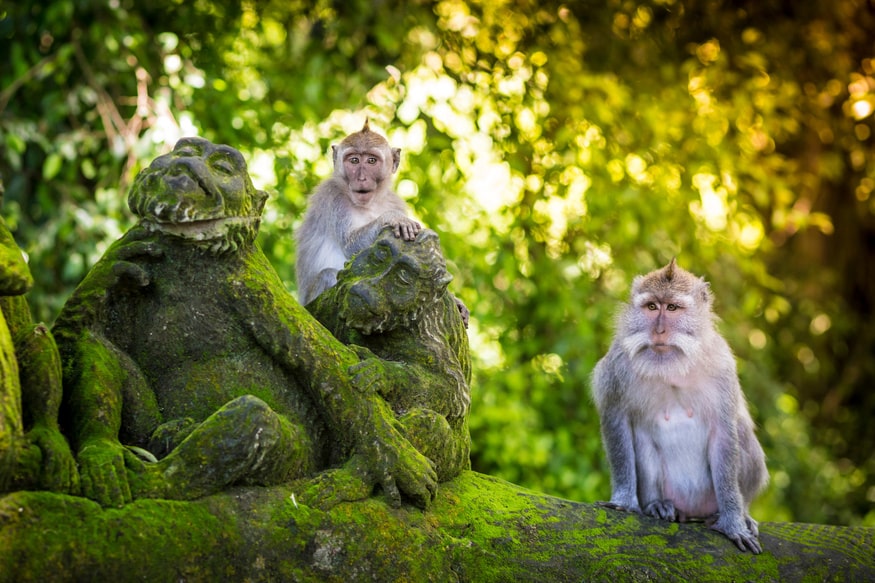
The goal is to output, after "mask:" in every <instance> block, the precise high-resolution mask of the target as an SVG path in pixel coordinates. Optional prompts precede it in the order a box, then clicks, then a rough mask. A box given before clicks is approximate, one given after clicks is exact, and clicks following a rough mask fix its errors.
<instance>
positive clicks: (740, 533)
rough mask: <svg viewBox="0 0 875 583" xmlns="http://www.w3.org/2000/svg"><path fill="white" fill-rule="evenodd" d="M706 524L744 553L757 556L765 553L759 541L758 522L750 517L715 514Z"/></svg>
mask: <svg viewBox="0 0 875 583" xmlns="http://www.w3.org/2000/svg"><path fill="white" fill-rule="evenodd" d="M706 524H707V525H708V527H709V528H711V529H712V530H716V531H717V532H721V533H723V534H724V535H726V538H728V539H729V540H731V541H732V542H734V543H735V546H737V547H738V548H739V549H741V550H742V551H750V552H752V553H753V554H755V555H758V554H760V553H761V552H763V547H762V546H760V541H758V540H757V535H758V534H759V528H758V527H757V523H756V521H755V520H754V519H753V518H751V517H750V516H747V517H742V516H732V515H728V514H727V515H723V514H720V513H718V514H715V515H714V516H713V517H712V518H711V519H709V520H708V521H707V522H706Z"/></svg>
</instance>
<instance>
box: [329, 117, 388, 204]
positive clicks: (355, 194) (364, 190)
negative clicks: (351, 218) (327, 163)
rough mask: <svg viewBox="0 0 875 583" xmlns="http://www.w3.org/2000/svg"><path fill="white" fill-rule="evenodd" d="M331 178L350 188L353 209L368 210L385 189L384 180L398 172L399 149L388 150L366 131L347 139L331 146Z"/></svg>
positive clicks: (381, 137)
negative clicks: (332, 176) (359, 207)
mask: <svg viewBox="0 0 875 583" xmlns="http://www.w3.org/2000/svg"><path fill="white" fill-rule="evenodd" d="M332 150H333V153H334V174H335V176H337V177H339V178H340V179H341V180H343V181H344V182H345V183H346V184H347V186H348V187H349V198H350V200H351V201H352V203H353V204H354V205H356V206H363V207H366V206H368V205H369V204H370V203H371V201H372V200H373V199H374V198H375V197H376V196H378V195H379V194H380V192H382V189H383V188H385V187H386V185H385V182H386V180H387V179H388V178H389V177H390V176H392V174H393V173H394V172H395V171H396V170H398V164H399V162H400V161H401V149H400V148H391V147H389V142H387V141H386V139H385V138H384V137H383V136H381V135H379V134H377V133H374V132H372V131H370V129H369V128H368V125H367V123H366V124H365V127H364V128H363V129H362V131H360V132H356V133H354V134H350V135H348V136H347V137H346V138H344V139H343V141H342V142H340V145H338V146H332Z"/></svg>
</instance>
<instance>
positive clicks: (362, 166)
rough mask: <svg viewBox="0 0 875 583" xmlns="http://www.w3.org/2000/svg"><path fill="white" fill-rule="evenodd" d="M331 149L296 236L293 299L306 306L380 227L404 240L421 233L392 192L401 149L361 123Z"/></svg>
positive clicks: (420, 228)
mask: <svg viewBox="0 0 875 583" xmlns="http://www.w3.org/2000/svg"><path fill="white" fill-rule="evenodd" d="M331 150H332V156H333V159H334V174H333V175H332V176H331V177H330V178H328V179H327V180H325V181H323V182H322V183H321V184H320V185H319V186H318V188H317V189H316V191H315V192H314V193H313V195H312V196H311V197H310V200H309V202H308V205H307V211H306V213H305V215H304V220H303V222H302V224H301V226H300V227H299V228H298V231H297V234H296V239H297V262H296V267H295V270H296V278H297V282H298V299H299V300H300V302H301V304H302V305H305V306H306V305H307V304H309V303H310V302H311V301H312V300H313V299H315V298H316V296H318V295H319V294H320V293H322V292H323V291H325V290H326V289H328V288H329V287H332V286H334V285H335V284H336V283H337V272H338V271H339V270H340V269H342V268H343V265H344V263H345V262H346V261H347V260H348V259H350V258H351V257H352V256H353V255H355V254H356V253H357V252H359V251H361V250H362V249H364V248H365V247H368V246H370V245H371V244H372V243H373V242H374V241H375V240H376V238H377V234H378V233H379V232H380V231H381V230H382V229H383V228H384V227H392V228H393V229H394V231H395V237H398V238H401V239H403V240H405V241H413V240H414V239H416V235H417V234H418V233H419V231H420V230H422V225H420V224H419V223H418V222H417V221H415V220H413V219H411V218H410V217H409V212H408V208H407V205H406V204H405V202H404V201H403V200H402V199H401V197H399V196H398V195H397V194H396V193H395V191H394V190H393V189H392V184H391V177H392V175H393V174H394V173H395V172H396V171H397V170H398V165H399V163H400V161H401V148H393V147H391V146H390V145H389V142H388V141H387V140H386V138H384V137H383V136H381V135H380V134H378V133H376V132H373V131H371V128H370V124H369V120H367V119H366V120H365V125H364V127H362V129H361V130H360V131H358V132H355V133H352V134H350V135H348V136H346V137H345V138H344V139H343V141H341V142H340V144H338V145H332V146H331Z"/></svg>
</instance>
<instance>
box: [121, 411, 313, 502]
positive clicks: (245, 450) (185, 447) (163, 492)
mask: <svg viewBox="0 0 875 583" xmlns="http://www.w3.org/2000/svg"><path fill="white" fill-rule="evenodd" d="M313 449H314V448H313V445H312V444H311V443H310V439H309V437H308V436H307V434H306V432H305V431H304V430H303V429H302V428H301V427H299V426H297V425H295V424H293V423H291V422H290V421H289V420H288V419H286V418H284V417H282V416H280V415H278V414H277V413H276V412H274V411H273V410H272V409H271V408H270V407H269V406H268V405H267V404H266V403H265V402H264V401H262V400H261V399H258V398H257V397H253V396H250V395H245V396H242V397H238V398H236V399H234V400H233V401H230V402H229V403H227V404H225V405H224V406H223V407H222V408H221V409H219V410H218V411H216V412H215V413H213V414H212V415H211V416H210V417H208V418H207V419H206V420H205V421H204V422H203V423H201V424H200V425H199V426H198V427H197V428H196V429H195V430H194V431H192V432H191V434H190V435H189V436H188V437H187V438H186V439H185V440H184V441H183V442H182V443H180V444H179V446H178V447H177V448H176V449H174V450H173V451H172V452H171V453H170V454H169V455H168V456H167V457H165V458H164V459H162V460H160V461H159V462H157V463H147V462H142V461H141V460H138V459H136V458H135V457H134V455H133V454H131V453H129V454H128V457H127V462H128V467H129V469H128V479H129V482H130V484H131V493H132V495H133V497H134V498H172V499H183V500H191V499H194V498H199V497H201V496H206V495H208V494H212V493H215V492H218V491H220V490H222V489H223V488H226V487H227V486H230V485H231V484H259V485H271V484H278V483H281V482H283V481H285V480H290V479H292V478H296V477H300V476H302V475H305V474H306V473H309V472H310V471H312V470H313V469H314V466H315V462H314V460H313V459H312V457H311V452H312V451H313Z"/></svg>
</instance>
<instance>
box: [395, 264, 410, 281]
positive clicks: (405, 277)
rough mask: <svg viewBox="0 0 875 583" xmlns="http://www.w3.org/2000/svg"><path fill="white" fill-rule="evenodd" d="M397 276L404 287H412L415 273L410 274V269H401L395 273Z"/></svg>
mask: <svg viewBox="0 0 875 583" xmlns="http://www.w3.org/2000/svg"><path fill="white" fill-rule="evenodd" d="M395 275H396V276H397V277H398V281H400V282H401V283H402V284H404V285H410V284H411V283H413V279H414V278H413V273H411V272H410V270H409V269H407V268H405V267H399V268H398V270H397V271H396V272H395Z"/></svg>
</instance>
